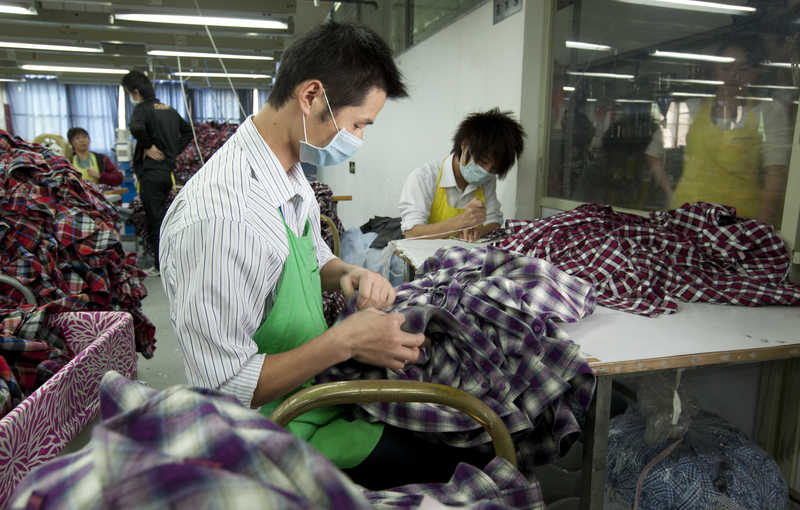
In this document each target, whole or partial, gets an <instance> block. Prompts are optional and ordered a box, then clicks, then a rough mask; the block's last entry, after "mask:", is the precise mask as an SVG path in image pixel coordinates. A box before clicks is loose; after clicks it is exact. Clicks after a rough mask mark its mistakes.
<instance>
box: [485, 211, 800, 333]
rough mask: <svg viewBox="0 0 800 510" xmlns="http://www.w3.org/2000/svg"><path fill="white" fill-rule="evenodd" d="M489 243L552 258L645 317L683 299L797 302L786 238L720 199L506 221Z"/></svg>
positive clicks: (600, 296) (608, 299) (600, 297)
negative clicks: (641, 210)
mask: <svg viewBox="0 0 800 510" xmlns="http://www.w3.org/2000/svg"><path fill="white" fill-rule="evenodd" d="M492 245H494V246H498V247H502V248H505V249H507V250H511V251H514V252H517V253H521V254H524V255H529V256H531V257H537V258H541V259H545V260H547V261H549V262H552V263H553V264H554V265H556V266H557V267H558V268H559V269H561V270H563V271H566V272H567V273H569V274H571V275H573V276H577V277H580V278H583V279H585V280H586V281H588V282H591V283H592V285H593V286H594V288H595V290H596V292H597V302H598V303H599V304H601V305H603V306H607V307H609V308H614V309H616V310H621V311H625V312H631V313H636V314H639V315H644V316H648V317H655V316H658V315H661V314H663V313H674V312H676V311H677V310H678V301H686V302H709V303H727V304H732V305H740V306H763V305H798V304H800V286H798V285H796V284H793V283H790V282H789V281H788V280H787V275H788V271H789V267H790V260H789V255H788V253H787V250H786V246H785V245H784V243H783V240H782V239H781V238H780V237H778V235H777V234H776V233H775V230H774V229H773V228H772V227H771V226H770V225H767V224H764V223H761V222H759V221H757V220H752V219H745V218H739V217H737V216H736V210H735V209H734V208H732V207H726V206H722V205H716V204H708V203H702V202H699V203H696V204H684V205H683V206H682V207H680V208H678V209H675V210H669V211H656V212H652V213H650V217H649V218H645V217H642V216H636V215H633V214H625V213H619V212H614V211H613V210H612V209H611V208H610V207H607V206H602V205H597V204H589V205H583V206H580V207H577V208H576V209H573V210H572V211H568V212H564V213H561V214H557V215H555V216H551V217H549V218H544V219H540V220H532V221H527V220H507V221H506V223H505V225H504V229H503V231H502V232H501V239H499V240H496V241H494V242H493V243H492Z"/></svg>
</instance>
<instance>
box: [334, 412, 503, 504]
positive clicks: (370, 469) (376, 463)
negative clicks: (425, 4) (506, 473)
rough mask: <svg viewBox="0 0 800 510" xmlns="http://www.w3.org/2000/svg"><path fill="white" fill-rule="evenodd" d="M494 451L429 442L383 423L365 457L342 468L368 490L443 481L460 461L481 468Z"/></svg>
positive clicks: (492, 455)
mask: <svg viewBox="0 0 800 510" xmlns="http://www.w3.org/2000/svg"><path fill="white" fill-rule="evenodd" d="M493 458H494V452H493V451H492V450H489V451H487V452H484V451H482V450H477V449H474V448H456V447H453V446H448V445H445V444H441V443H430V442H428V441H425V440H424V439H421V438H420V437H419V436H417V435H415V434H414V433H413V432H410V431H408V430H404V429H399V428H396V427H392V426H390V425H386V426H385V427H384V429H383V435H382V436H381V439H380V441H378V445H377V446H376V447H375V449H374V450H373V451H372V453H370V454H369V456H368V457H367V458H366V459H365V460H364V462H362V463H361V464H359V465H358V466H356V467H354V468H351V469H344V470H343V471H344V472H345V473H346V474H347V476H349V477H350V479H351V480H353V481H354V482H356V483H357V484H359V485H362V486H364V487H366V488H368V489H372V490H382V489H388V488H391V487H399V486H400V485H407V484H410V483H436V482H447V481H448V480H450V478H451V477H452V476H453V473H454V472H455V469H456V466H457V465H458V464H459V463H460V462H466V463H468V464H472V465H473V466H476V467H478V468H481V469H482V468H484V467H485V466H486V464H488V463H489V462H490V461H491V460H492V459H493Z"/></svg>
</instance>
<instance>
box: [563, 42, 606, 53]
mask: <svg viewBox="0 0 800 510" xmlns="http://www.w3.org/2000/svg"><path fill="white" fill-rule="evenodd" d="M564 45H565V46H566V47H567V48H575V49H576V50H589V51H611V49H612V48H611V46H606V45H605V44H594V43H587V42H581V41H565V42H564Z"/></svg>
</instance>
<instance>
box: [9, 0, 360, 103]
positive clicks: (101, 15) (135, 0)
mask: <svg viewBox="0 0 800 510" xmlns="http://www.w3.org/2000/svg"><path fill="white" fill-rule="evenodd" d="M345 1H347V0H345ZM0 4H5V5H20V6H32V7H35V9H36V12H37V15H35V16H28V15H13V14H2V15H0V34H2V35H0V40H2V41H11V42H23V43H36V44H59V45H73V46H74V45H84V46H95V47H102V49H103V53H91V54H89V53H65V52H53V51H41V50H35V51H32V50H22V49H6V48H0V78H19V77H22V76H23V75H25V74H48V75H53V74H55V75H58V76H59V79H60V80H61V81H64V82H71V83H76V82H77V83H118V82H119V75H101V74H82V73H53V72H37V71H26V70H22V69H20V65H23V64H40V65H45V64H49V65H61V66H82V67H111V68H119V69H126V70H130V69H139V70H142V71H148V73H149V74H150V76H151V78H153V79H170V78H172V74H171V73H173V72H175V71H177V70H178V59H177V57H174V56H169V57H166V56H152V55H148V54H147V51H149V50H180V51H195V52H210V53H213V52H214V48H213V46H212V44H211V41H210V40H209V37H208V35H207V33H206V31H205V28H204V27H203V26H194V25H176V24H161V23H141V22H139V23H137V22H127V21H121V20H118V19H114V20H113V21H112V15H119V14H125V13H148V14H182V15H197V14H198V8H197V5H196V4H195V1H194V0H124V1H122V2H103V1H94V0H82V1H59V2H56V1H38V2H30V1H29V2H15V1H5V0H0ZM197 4H198V5H199V10H200V11H201V12H202V14H203V15H205V16H222V17H238V18H249V19H274V20H278V21H283V22H285V23H286V24H287V25H288V29H287V30H269V29H255V28H227V27H214V26H212V27H209V30H210V32H211V34H212V36H213V40H214V43H215V44H216V46H217V50H218V51H219V53H229V54H246V55H258V56H268V57H272V58H273V59H274V60H271V61H267V60H231V59H225V60H224V65H225V67H226V68H227V71H228V72H229V73H247V74H267V75H273V74H274V72H275V63H276V62H277V61H279V60H280V55H281V52H282V51H283V49H284V48H285V47H286V45H287V44H288V43H289V42H291V40H293V38H294V37H295V36H296V35H297V34H302V33H305V32H306V31H307V30H309V29H310V28H311V27H313V26H316V25H317V24H319V23H321V22H322V21H324V19H325V17H326V16H327V14H328V12H329V11H330V10H331V8H332V6H333V3H332V2H331V1H330V0H317V1H314V0H261V1H248V0H225V1H224V3H223V2H220V1H218V0H197ZM315 4H317V5H315ZM221 5H224V6H225V9H224V10H222V9H220V6H221ZM180 66H181V68H182V70H183V71H195V72H197V71H199V72H222V71H223V68H222V65H221V64H220V62H219V59H216V58H197V57H181V61H180ZM188 82H189V83H190V84H194V85H196V86H208V85H209V84H210V85H212V86H222V85H225V86H227V80H222V79H213V78H212V79H207V78H189V79H188ZM256 82H259V83H257V85H256ZM234 85H235V86H237V87H239V86H241V87H248V88H251V87H253V86H254V85H255V86H258V87H259V88H266V86H265V83H264V80H254V79H234Z"/></svg>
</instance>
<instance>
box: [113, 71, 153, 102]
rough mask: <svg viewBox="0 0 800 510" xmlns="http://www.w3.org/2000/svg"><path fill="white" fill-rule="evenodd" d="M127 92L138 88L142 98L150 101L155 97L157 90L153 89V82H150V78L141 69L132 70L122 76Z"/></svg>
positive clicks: (123, 85)
mask: <svg viewBox="0 0 800 510" xmlns="http://www.w3.org/2000/svg"><path fill="white" fill-rule="evenodd" d="M120 83H121V84H122V87H123V88H124V89H125V92H127V93H128V94H130V93H131V92H133V91H134V90H138V91H139V94H141V95H142V99H144V100H145V101H149V100H152V99H155V97H156V92H155V90H153V84H152V83H150V78H148V77H147V75H146V74H144V73H143V72H141V71H131V72H129V73H128V74H126V75H125V76H123V77H122V80H121V81H120Z"/></svg>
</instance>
